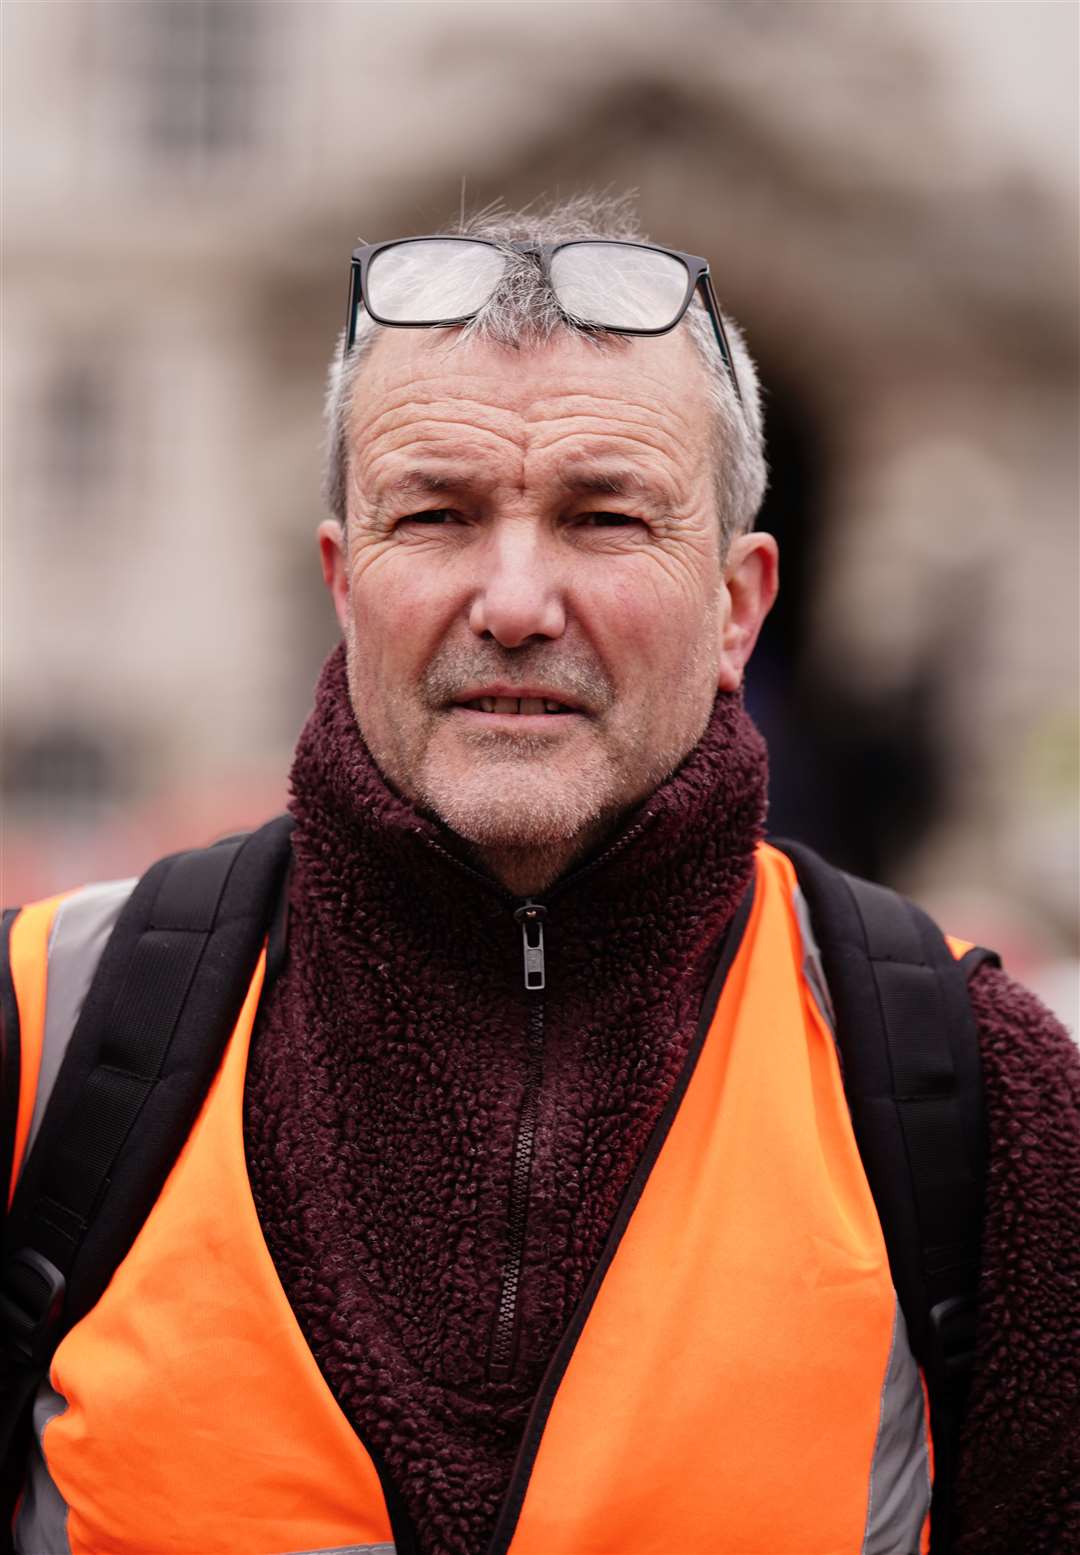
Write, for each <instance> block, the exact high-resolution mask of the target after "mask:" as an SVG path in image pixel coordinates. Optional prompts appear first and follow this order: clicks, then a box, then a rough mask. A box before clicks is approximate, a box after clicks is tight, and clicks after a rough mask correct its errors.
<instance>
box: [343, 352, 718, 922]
mask: <svg viewBox="0 0 1080 1555" xmlns="http://www.w3.org/2000/svg"><path fill="white" fill-rule="evenodd" d="M712 474H713V472H712V464H711V458H710V439H709V423H708V419H707V414H706V402H705V378H704V369H703V368H702V366H701V365H700V362H699V359H698V357H697V355H696V354H695V352H694V349H693V346H692V345H691V343H690V342H689V340H687V339H686V338H685V336H684V335H683V334H682V333H681V332H675V333H673V334H670V335H666V336H663V337H660V338H657V339H650V340H635V341H632V342H630V343H628V344H626V345H625V346H623V347H617V348H613V349H607V350H599V349H597V348H596V346H595V345H593V344H591V343H590V342H588V341H585V340H582V339H580V338H577V337H575V336H573V335H569V334H567V335H562V336H559V337H556V338H555V339H554V340H553V341H552V342H550V343H549V344H547V345H546V346H543V347H538V348H536V349H531V350H521V351H512V350H508V349H506V348H503V347H499V346H495V345H491V344H488V343H484V342H479V341H465V340H462V338H461V337H460V336H459V335H458V334H457V333H456V332H454V333H453V334H447V333H445V332H435V331H427V330H415V331H413V330H401V331H387V332H386V334H385V335H384V336H383V337H382V338H381V339H380V340H379V342H378V344H377V345H376V346H375V348H374V350H373V352H372V355H371V357H370V358H369V360H368V361H367V362H366V363H365V365H364V367H363V369H362V372H361V376H360V378H359V380H358V384H357V388H356V393H355V397H354V402H353V407H352V414H351V418H350V427H349V522H348V546H347V551H346V552H344V553H343V552H342V550H341V547H340V544H339V541H338V534H337V528H336V526H335V525H324V526H323V529H322V531H321V532H320V533H321V543H322V550H323V565H324V573H325V575H326V580H327V583H328V585H329V586H330V588H331V591H332V593H333V594H334V598H335V604H336V607H337V610H338V615H339V619H340V621H341V625H342V629H343V632H344V635H345V641H346V649H347V655H348V668H349V685H350V691H351V696H352V702H353V707H354V709H355V712H356V717H357V721H358V723H359V726H360V730H361V733H362V734H363V737H364V740H365V742H366V744H367V746H368V748H369V750H370V751H371V754H372V755H373V757H374V758H375V760H376V762H377V763H378V765H379V767H380V768H381V770H382V771H383V773H384V775H385V776H386V777H387V778H388V779H389V780H390V781H391V783H392V784H393V785H394V786H395V787H396V788H397V789H398V790H399V791H400V792H401V793H402V794H404V795H405V796H407V797H408V798H409V799H411V800H414V801H416V802H418V803H420V804H421V805H423V806H424V807H425V808H427V809H430V810H432V811H434V812H435V813H436V814H437V815H439V816H440V817H441V818H442V819H443V820H444V821H445V822H446V823H447V824H448V825H449V826H450V827H451V828H452V829H453V830H454V831H456V832H457V833H459V835H461V836H462V837H464V838H466V839H467V840H468V841H469V842H471V843H472V844H474V846H475V847H476V848H477V850H478V851H479V853H480V855H481V857H483V858H484V859H485V860H486V861H487V862H488V863H489V865H490V867H492V869H493V870H494V872H495V873H496V874H497V875H499V876H500V877H501V878H503V879H504V881H505V882H506V883H507V884H509V885H511V888H513V889H519V890H522V891H525V890H529V889H540V888H541V886H542V885H543V884H546V883H547V881H548V880H549V879H551V878H553V877H554V875H555V874H557V873H559V872H560V871H561V869H562V868H564V867H565V866H566V864H567V863H568V862H569V861H570V860H571V859H572V858H574V857H575V856H577V855H578V854H579V853H581V852H583V851H584V850H585V849H587V848H589V847H590V846H591V845H592V844H593V843H595V842H596V841H597V840H598V838H600V837H601V836H602V835H603V834H604V832H605V831H606V830H607V829H608V828H609V827H610V826H611V824H612V823H613V821H614V820H616V819H617V818H618V817H619V816H620V815H622V814H623V813H624V812H625V811H626V810H627V809H629V808H630V807H631V806H633V805H634V804H635V803H636V802H638V801H640V800H641V799H643V798H644V797H645V796H646V795H647V794H649V793H650V792H651V791H652V790H653V789H654V788H655V787H656V785H657V784H658V783H659V782H660V781H661V780H662V779H663V778H664V777H665V776H666V775H667V774H668V773H669V772H670V771H672V770H673V769H674V767H675V766H677V765H678V763H679V762H680V761H681V759H682V758H683V757H684V756H685V755H686V754H687V752H688V751H689V750H690V749H691V748H692V747H693V746H694V744H695V743H696V742H697V740H698V739H699V737H700V735H701V733H702V731H703V729H704V727H705V724H706V722H707V720H708V717H709V713H710V711H711V708H712V703H713V699H714V696H715V694H716V690H717V687H718V686H722V685H725V684H727V685H731V686H734V685H735V684H737V683H738V677H739V672H740V671H741V663H740V664H739V665H738V666H737V667H733V665H732V663H731V662H730V660H731V655H730V653H726V652H725V645H726V644H727V645H728V646H730V642H729V639H730V637H731V634H732V630H733V629H732V627H731V625H730V616H731V596H730V592H729V589H728V587H727V586H726V583H725V577H724V572H723V569H722V566H721V556H720V548H719V531H718V523H717V515H716V510H715V502H714V496H713V484H712ZM738 544H739V542H736V545H738Z"/></svg>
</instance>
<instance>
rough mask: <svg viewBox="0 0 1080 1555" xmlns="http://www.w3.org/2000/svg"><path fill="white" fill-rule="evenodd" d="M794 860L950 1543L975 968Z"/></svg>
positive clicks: (962, 1346)
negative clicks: (927, 1424) (926, 1413)
mask: <svg viewBox="0 0 1080 1555" xmlns="http://www.w3.org/2000/svg"><path fill="white" fill-rule="evenodd" d="M777 846H778V847H780V848H781V849H782V850H783V852H785V853H786V854H787V855H788V857H789V858H790V859H791V861H792V863H793V864H794V865H795V869H796V873H797V874H798V877H799V884H800V887H801V888H802V891H803V894H804V896H805V897H806V901H807V905H808V907H809V910H810V917H811V921H812V923H813V926H814V932H815V935H816V937H817V940H818V947H819V950H820V953H821V961H822V966H823V968H824V973H825V978H826V981H827V983H828V987H829V992H830V995H831V997H832V1001H833V1005H834V1008H835V1012H836V1039H837V1045H838V1048H839V1052H840V1060H841V1065H842V1068H843V1074H844V1089H845V1092H846V1095H847V1101H848V1106H849V1108H850V1111H851V1120H852V1126H853V1130H854V1134H855V1140H856V1143H857V1144H858V1147H859V1152H860V1155H861V1157H862V1162H863V1167H864V1169H865V1171H866V1176H867V1180H868V1181H869V1184H870V1189H871V1192H872V1193H873V1196H874V1202H875V1205H876V1207H877V1211H878V1217H879V1219H880V1221H881V1227H882V1231H883V1233H884V1237H885V1244H886V1247H887V1249H888V1254H889V1266H890V1269H891V1271H892V1277H893V1283H894V1285H895V1286H896V1292H897V1296H898V1297H899V1300H900V1305H901V1308H902V1310H903V1313H904V1319H905V1322H906V1324H907V1329H908V1336H909V1340H910V1344H911V1348H912V1352H913V1353H914V1355H915V1357H916V1359H917V1360H918V1362H919V1364H920V1365H921V1366H922V1368H923V1371H924V1373H925V1375H926V1380H927V1387H928V1391H929V1395H930V1421H931V1430H932V1433H933V1439H934V1498H933V1506H932V1511H931V1548H932V1550H933V1552H934V1555H945V1552H946V1551H947V1550H948V1549H949V1547H950V1539H951V1533H950V1522H951V1515H952V1500H953V1496H952V1487H953V1482H954V1479H955V1472H956V1457H957V1449H958V1443H959V1435H960V1427H961V1424H962V1420H963V1414H964V1408H965V1405H966V1402H967V1394H968V1388H969V1385H970V1380H971V1372H972V1367H973V1363H974V1347H975V1311H976V1296H977V1287H978V1279H979V1261H980V1246H981V1237H982V1220H983V1200H984V1195H985V1180H986V1121H985V1104H984V1100H983V1088H982V1072H981V1065H980V1060H979V1045H978V1032H977V1029H976V1025H975V1018H974V1016H973V1014H972V1011H971V1003H970V1000H969V998H968V991H967V976H968V975H969V974H970V972H971V971H973V970H974V969H975V967H977V966H978V965H981V964H982V963H983V962H985V961H987V960H994V961H996V960H997V958H996V957H994V956H993V955H992V953H991V952H989V951H979V952H978V953H977V954H976V953H975V952H970V953H969V955H968V957H965V962H966V964H965V965H961V964H960V963H959V962H958V961H957V959H956V957H955V956H954V955H953V954H952V952H951V950H950V949H949V947H948V945H947V943H946V941H945V938H944V936H943V935H942V933H941V930H940V929H939V928H938V927H937V925H936V924H935V923H934V922H933V920H932V919H930V918H929V917H927V915H926V914H925V913H924V912H922V911H921V909H919V908H918V907H916V906H915V905H914V904H913V903H912V902H909V901H907V900H905V898H903V897H901V896H898V895H897V894H896V892H894V891H890V890H888V889H886V888H885V887H884V886H878V885H872V884H870V882H868V881H865V880H859V879H856V878H855V877H854V876H852V875H847V874H844V873H843V872H842V871H840V870H838V869H834V868H833V867H832V865H830V864H826V863H825V861H824V860H823V859H821V858H819V857H818V855H817V854H816V853H814V852H812V851H811V850H810V849H809V848H806V847H803V846H802V845H801V844H799V843H790V842H782V843H777Z"/></svg>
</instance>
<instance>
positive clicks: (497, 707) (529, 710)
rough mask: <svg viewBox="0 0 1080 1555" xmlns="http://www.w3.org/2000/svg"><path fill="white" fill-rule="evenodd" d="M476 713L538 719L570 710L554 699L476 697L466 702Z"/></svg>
mask: <svg viewBox="0 0 1080 1555" xmlns="http://www.w3.org/2000/svg"><path fill="white" fill-rule="evenodd" d="M464 706H465V707H469V708H471V709H472V710H473V712H475V713H525V714H527V715H530V716H532V717H536V716H537V715H538V714H540V713H565V712H568V711H569V709H568V708H567V707H565V706H564V704H563V703H562V702H556V701H555V699H554V698H553V697H476V698H475V699H474V700H473V701H472V702H466V703H465V704H464Z"/></svg>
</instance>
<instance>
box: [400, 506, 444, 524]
mask: <svg viewBox="0 0 1080 1555" xmlns="http://www.w3.org/2000/svg"><path fill="white" fill-rule="evenodd" d="M457 516H458V515H457V514H456V513H455V512H454V511H453V509H452V508H428V509H427V510H426V511H425V512H423V513H406V514H405V516H404V518H399V519H398V524H399V525H400V524H423V525H425V526H435V525H439V524H452V523H454V522H456V520H457Z"/></svg>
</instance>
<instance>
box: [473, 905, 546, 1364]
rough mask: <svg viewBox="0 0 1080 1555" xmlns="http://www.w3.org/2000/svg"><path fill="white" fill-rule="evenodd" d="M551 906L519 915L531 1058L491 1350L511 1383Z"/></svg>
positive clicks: (541, 1058) (530, 907)
mask: <svg viewBox="0 0 1080 1555" xmlns="http://www.w3.org/2000/svg"><path fill="white" fill-rule="evenodd" d="M546 917H547V908H546V907H544V906H543V905H542V903H540V902H534V901H532V900H528V901H526V902H525V904H524V906H522V907H519V908H518V909H517V911H516V912H515V913H514V920H515V922H517V923H519V924H520V925H521V944H522V955H523V959H524V972H525V990H526V996H527V998H528V1001H529V1004H528V1024H527V1027H526V1042H527V1054H528V1056H527V1060H526V1070H525V1091H524V1095H523V1096H522V1099H521V1113H520V1115H519V1117H518V1126H517V1133H516V1135H515V1137H514V1155H513V1166H512V1170H511V1176H510V1208H509V1211H508V1214H507V1242H506V1256H505V1258H504V1260H503V1273H502V1287H501V1290H500V1292H499V1304H498V1307H497V1308H496V1312H495V1326H494V1328H493V1330H492V1334H491V1347H490V1350H489V1352H488V1367H487V1371H488V1378H489V1380H490V1381H491V1382H506V1381H508V1380H509V1378H510V1376H511V1374H512V1372H513V1369H514V1352H515V1349H516V1348H517V1346H516V1338H517V1319H518V1297H519V1294H520V1289H521V1265H522V1262H523V1261H524V1257H525V1230H526V1225H527V1222H528V1214H529V1178H530V1176H531V1174H532V1158H533V1149H534V1146H535V1142H536V1119H537V1115H538V1112H539V1109H540V1085H541V1082H542V1080H543V1074H544V1001H543V998H542V994H543V990H544V987H545V984H546V971H545V966H544V919H545V918H546Z"/></svg>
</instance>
